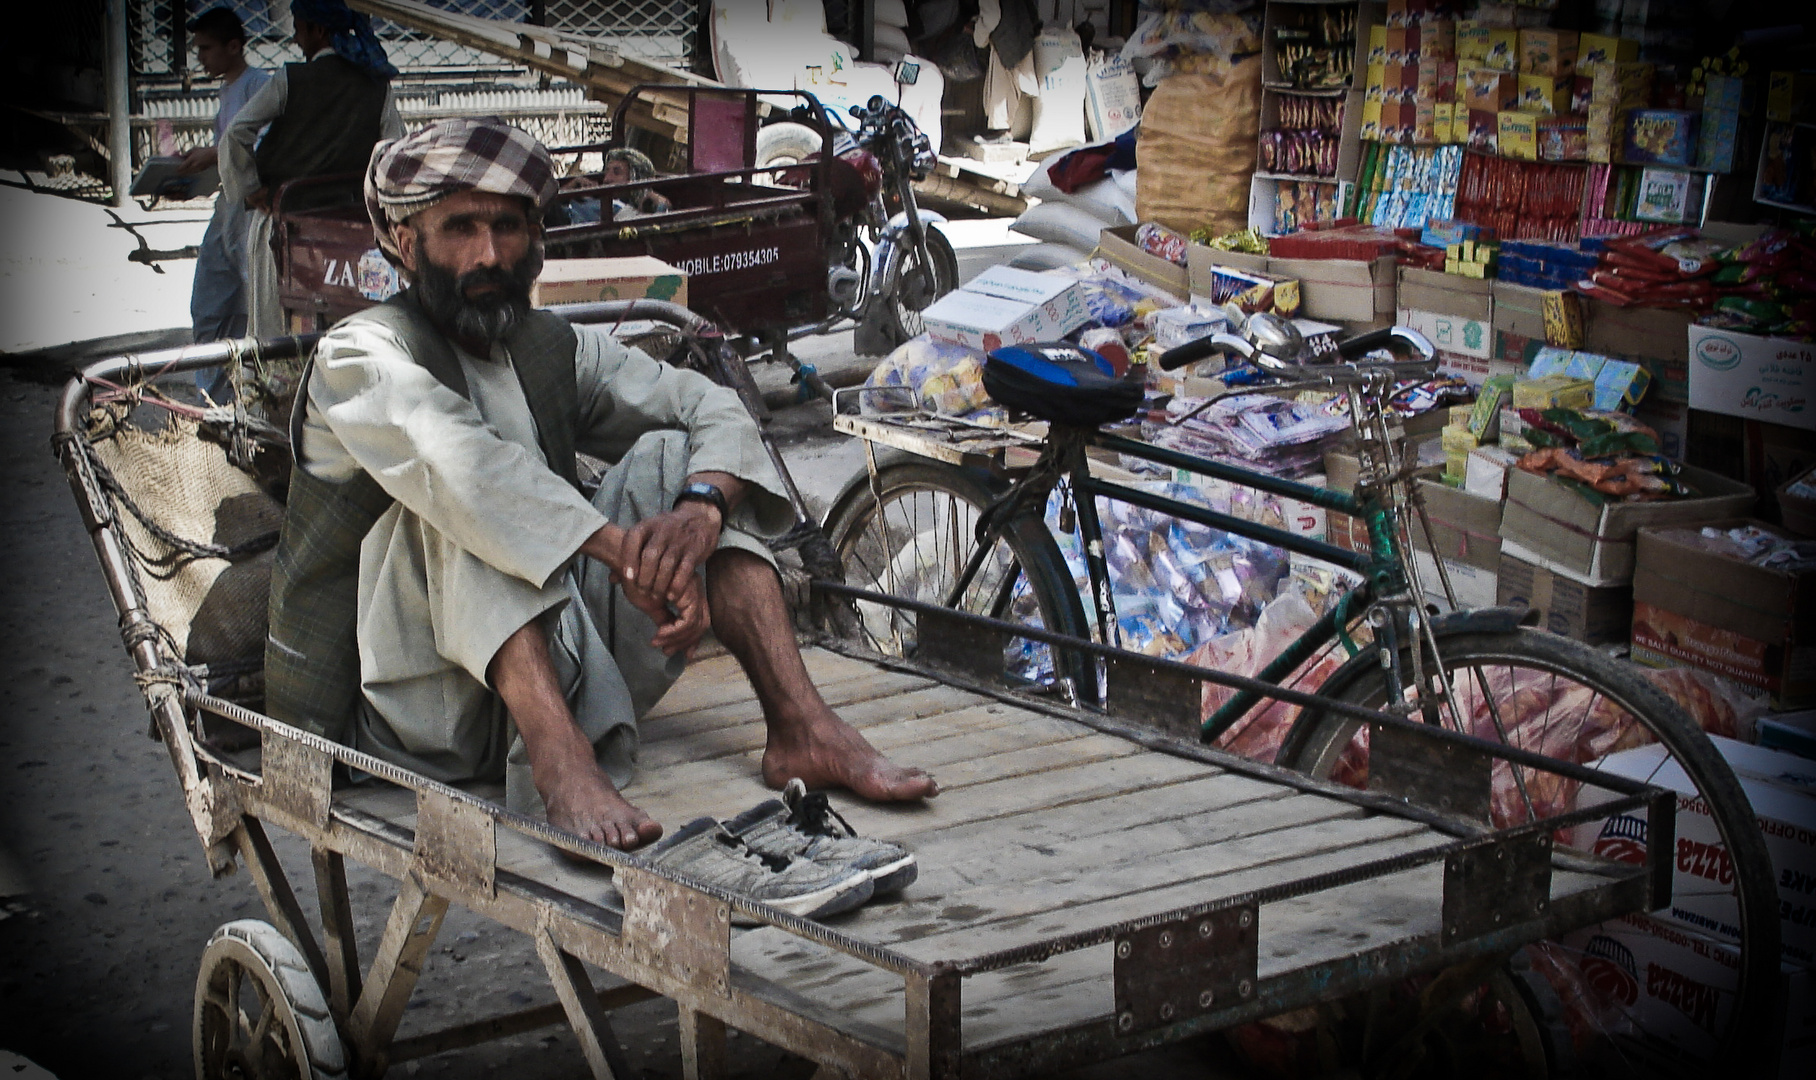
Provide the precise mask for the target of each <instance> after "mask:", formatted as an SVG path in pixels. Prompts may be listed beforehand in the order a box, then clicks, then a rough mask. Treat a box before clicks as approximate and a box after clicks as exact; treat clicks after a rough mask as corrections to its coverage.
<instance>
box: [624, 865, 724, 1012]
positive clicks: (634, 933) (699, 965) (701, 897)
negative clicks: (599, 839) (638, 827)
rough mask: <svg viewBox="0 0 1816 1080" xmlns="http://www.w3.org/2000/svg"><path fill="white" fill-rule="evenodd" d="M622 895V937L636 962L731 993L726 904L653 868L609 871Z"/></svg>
mask: <svg viewBox="0 0 1816 1080" xmlns="http://www.w3.org/2000/svg"><path fill="white" fill-rule="evenodd" d="M612 876H613V877H614V878H616V879H617V882H618V891H619V892H621V893H622V894H623V895H624V943H625V945H626V946H627V947H628V948H629V950H630V953H631V956H632V958H633V959H635V960H636V962H637V963H639V964H642V965H643V966H645V967H648V968H653V969H655V970H656V971H661V972H666V973H667V974H669V975H671V976H673V977H674V978H676V979H679V980H681V981H683V982H686V983H689V984H691V985H694V986H698V987H705V988H707V989H710V990H712V991H713V992H714V993H716V994H718V995H719V996H720V997H729V996H731V909H730V908H729V907H727V906H726V904H725V902H724V901H721V900H716V899H714V898H712V897H710V896H707V895H706V894H705V893H702V892H698V891H696V890H694V889H690V888H688V887H686V886H685V885H681V884H678V883H676V882H673V881H669V880H667V879H666V878H660V877H657V876H656V875H654V874H650V873H646V872H644V871H641V870H636V869H633V868H631V867H625V866H620V867H617V868H615V869H614V870H613V871H612Z"/></svg>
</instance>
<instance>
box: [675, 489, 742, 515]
mask: <svg viewBox="0 0 1816 1080" xmlns="http://www.w3.org/2000/svg"><path fill="white" fill-rule="evenodd" d="M684 502H703V503H711V504H713V505H714V506H716V507H718V508H719V524H721V525H723V524H725V520H726V519H727V518H729V517H731V507H730V506H729V505H728V504H727V503H726V501H725V492H723V491H720V490H719V489H718V488H717V487H715V486H714V485H712V484H708V483H704V482H701V483H693V484H689V485H687V486H686V487H684V488H682V489H681V494H679V495H677V496H675V505H676V506H680V505H681V504H682V503H684Z"/></svg>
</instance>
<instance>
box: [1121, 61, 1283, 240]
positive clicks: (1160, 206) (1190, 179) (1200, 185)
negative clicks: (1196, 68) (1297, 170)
mask: <svg viewBox="0 0 1816 1080" xmlns="http://www.w3.org/2000/svg"><path fill="white" fill-rule="evenodd" d="M1260 130H1261V61H1260V60H1259V59H1253V60H1244V61H1243V62H1241V63H1239V64H1237V65H1235V67H1234V68H1233V69H1231V71H1230V73H1229V74H1228V75H1227V76H1224V75H1172V76H1169V77H1168V78H1166V79H1163V80H1161V82H1160V85H1159V86H1156V87H1155V88H1154V94H1153V96H1152V97H1150V98H1149V99H1148V104H1147V107H1146V108H1145V109H1144V110H1143V111H1142V114H1141V140H1140V142H1138V143H1137V144H1136V150H1135V153H1136V159H1137V161H1138V162H1139V163H1140V166H1141V168H1140V170H1139V171H1138V172H1137V173H1136V187H1135V209H1136V211H1137V213H1139V214H1140V216H1141V220H1143V221H1155V222H1159V223H1160V224H1162V225H1165V226H1167V227H1168V228H1172V229H1177V230H1179V231H1181V232H1190V231H1191V230H1193V229H1197V228H1200V227H1203V228H1206V229H1208V230H1209V231H1210V232H1211V233H1212V235H1218V234H1222V233H1227V232H1235V231H1237V230H1239V229H1245V228H1247V227H1248V202H1249V178H1250V177H1251V176H1252V175H1253V173H1254V171H1255V140H1256V137H1257V136H1258V135H1259V133H1260Z"/></svg>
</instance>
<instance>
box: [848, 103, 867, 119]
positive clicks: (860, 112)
mask: <svg viewBox="0 0 1816 1080" xmlns="http://www.w3.org/2000/svg"><path fill="white" fill-rule="evenodd" d="M851 115H853V116H855V117H857V118H858V119H859V120H862V119H864V106H862V105H853V106H852V107H851Z"/></svg>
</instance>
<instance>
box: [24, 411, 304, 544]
mask: <svg viewBox="0 0 1816 1080" xmlns="http://www.w3.org/2000/svg"><path fill="white" fill-rule="evenodd" d="M51 444H52V445H53V446H54V447H57V448H58V449H61V448H62V447H63V446H68V447H70V448H71V449H73V450H74V451H75V452H76V453H78V454H81V455H82V457H83V460H85V461H86V462H87V463H88V467H89V468H90V469H91V470H92V471H93V472H94V477H95V481H96V482H97V483H99V484H100V485H101V487H102V488H104V489H105V490H106V492H107V494H108V496H109V497H110V498H111V499H112V500H113V501H114V502H116V503H118V504H119V505H121V506H124V507H125V508H126V510H127V512H128V513H130V514H131V515H132V516H133V517H134V518H136V519H138V522H139V524H140V525H142V526H144V528H145V531H146V532H147V533H149V534H150V535H151V537H152V538H153V539H155V540H157V541H158V542H159V543H161V544H163V545H165V546H166V547H168V548H171V549H172V551H171V554H169V555H160V556H152V555H150V554H148V553H147V552H144V551H141V550H139V548H138V547H137V546H136V545H134V544H133V543H132V541H131V539H130V538H129V537H127V536H126V534H125V533H121V534H120V537H121V540H122V541H123V542H124V543H125V544H126V545H127V547H128V548H130V549H131V551H132V553H133V555H134V556H136V557H137V558H138V559H140V560H142V561H143V562H144V563H145V564H146V565H147V566H148V567H152V566H155V567H168V566H172V565H173V564H175V563H176V562H177V561H178V557H179V556H180V555H187V556H189V557H190V558H195V559H224V560H226V561H227V562H233V561H235V560H237V559H242V558H245V557H246V556H249V555H257V554H260V553H261V552H265V551H269V550H271V549H272V548H274V547H276V546H277V539H278V533H277V532H276V530H273V531H271V532H268V533H261V534H260V535H258V536H255V537H252V538H251V539H250V540H245V541H242V542H240V543H238V544H231V545H229V544H213V543H205V542H203V541H200V540H190V539H188V538H187V537H182V536H178V535H177V534H176V533H173V532H171V531H170V530H169V529H166V528H165V527H164V526H162V525H160V524H158V523H157V522H156V521H155V520H153V519H152V517H151V515H150V514H147V513H146V512H145V511H144V510H143V509H141V508H140V506H139V504H138V503H137V502H134V501H133V498H132V496H131V495H129V494H127V491H126V488H125V486H124V485H122V484H121V483H120V480H119V478H118V477H116V476H114V474H113V470H111V469H109V468H108V467H107V465H106V463H105V462H103V461H102V460H101V458H100V456H99V455H97V454H96V453H95V452H94V447H93V445H92V444H90V443H89V441H88V440H87V439H86V438H84V437H83V436H81V435H80V434H78V433H76V432H73V431H67V432H58V433H57V434H56V435H53V436H51Z"/></svg>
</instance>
